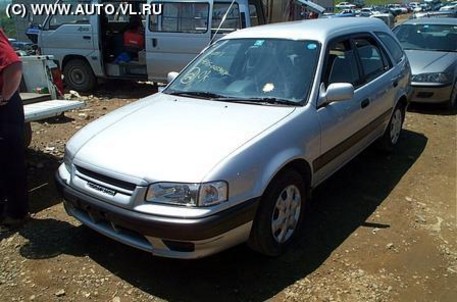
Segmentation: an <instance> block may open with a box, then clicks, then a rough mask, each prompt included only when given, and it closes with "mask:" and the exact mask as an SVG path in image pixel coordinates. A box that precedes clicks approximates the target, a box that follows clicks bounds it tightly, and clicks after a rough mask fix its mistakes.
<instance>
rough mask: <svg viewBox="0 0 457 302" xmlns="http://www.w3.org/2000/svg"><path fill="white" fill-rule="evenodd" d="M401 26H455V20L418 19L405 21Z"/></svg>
mask: <svg viewBox="0 0 457 302" xmlns="http://www.w3.org/2000/svg"><path fill="white" fill-rule="evenodd" d="M403 24H442V25H456V26H457V18H433V17H431V18H419V19H411V20H408V21H405V22H404V23H403ZM400 26H401V24H400Z"/></svg>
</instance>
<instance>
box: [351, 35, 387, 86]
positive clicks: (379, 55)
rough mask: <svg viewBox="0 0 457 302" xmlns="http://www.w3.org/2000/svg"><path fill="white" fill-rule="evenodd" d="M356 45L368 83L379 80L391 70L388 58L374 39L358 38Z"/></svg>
mask: <svg viewBox="0 0 457 302" xmlns="http://www.w3.org/2000/svg"><path fill="white" fill-rule="evenodd" d="M354 43H355V46H356V51H357V53H358V56H359V58H360V63H361V65H362V70H363V75H364V76H365V81H366V82H369V81H371V80H373V79H374V78H377V77H378V76H380V75H381V74H383V73H384V72H385V71H386V70H388V69H389V62H388V60H387V58H386V57H385V55H384V53H383V52H382V50H381V48H380V47H379V46H378V45H377V44H376V42H375V41H374V40H373V39H372V38H356V39H354Z"/></svg>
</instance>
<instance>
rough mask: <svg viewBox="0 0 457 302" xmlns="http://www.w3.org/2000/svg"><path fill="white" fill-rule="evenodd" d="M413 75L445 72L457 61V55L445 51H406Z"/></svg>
mask: <svg viewBox="0 0 457 302" xmlns="http://www.w3.org/2000/svg"><path fill="white" fill-rule="evenodd" d="M405 52H406V55H407V56H408V60H409V62H410V64H411V72H412V74H413V75H415V74H421V73H428V72H443V71H445V70H446V69H447V68H449V66H451V65H452V64H455V63H456V61H457V53H455V52H444V51H429V50H427V51H425V50H405Z"/></svg>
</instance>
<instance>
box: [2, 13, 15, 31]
mask: <svg viewBox="0 0 457 302" xmlns="http://www.w3.org/2000/svg"><path fill="white" fill-rule="evenodd" d="M0 27H1V28H2V29H3V31H4V32H5V34H6V35H7V36H8V37H15V36H16V26H15V25H14V20H13V19H12V18H11V19H10V18H8V17H7V16H6V13H5V12H4V11H1V12H0Z"/></svg>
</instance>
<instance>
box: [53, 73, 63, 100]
mask: <svg viewBox="0 0 457 302" xmlns="http://www.w3.org/2000/svg"><path fill="white" fill-rule="evenodd" d="M51 75H52V82H53V83H54V85H55V86H56V88H57V90H58V92H59V95H61V96H62V95H63V81H62V73H61V72H60V69H59V68H57V67H55V68H51Z"/></svg>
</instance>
